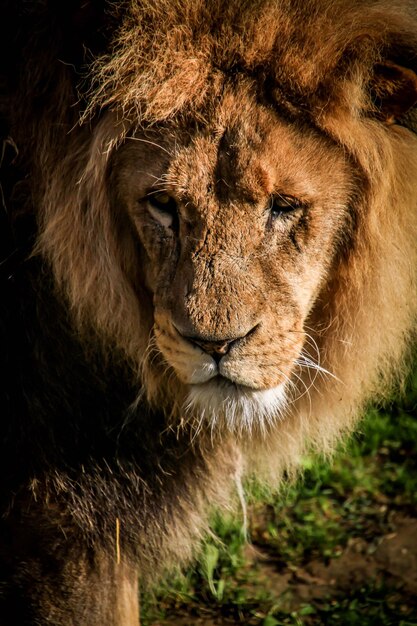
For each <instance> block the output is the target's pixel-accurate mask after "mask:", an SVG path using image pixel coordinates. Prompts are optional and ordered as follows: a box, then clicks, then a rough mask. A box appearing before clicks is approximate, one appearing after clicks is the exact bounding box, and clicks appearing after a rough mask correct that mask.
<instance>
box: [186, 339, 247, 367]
mask: <svg viewBox="0 0 417 626" xmlns="http://www.w3.org/2000/svg"><path fill="white" fill-rule="evenodd" d="M187 339H188V341H191V342H192V343H195V344H197V346H199V347H200V348H201V349H202V350H204V352H207V354H209V355H210V356H212V357H213V359H214V360H215V361H216V363H219V362H220V359H221V358H222V357H223V356H224V355H225V354H227V352H228V351H229V348H230V346H231V345H232V343H233V342H234V341H237V339H226V340H222V341H202V340H200V339H196V338H191V337H187Z"/></svg>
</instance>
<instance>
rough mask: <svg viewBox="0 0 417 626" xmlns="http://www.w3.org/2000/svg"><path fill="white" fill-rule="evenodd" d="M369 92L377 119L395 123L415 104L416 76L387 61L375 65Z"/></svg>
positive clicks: (416, 91)
mask: <svg viewBox="0 0 417 626" xmlns="http://www.w3.org/2000/svg"><path fill="white" fill-rule="evenodd" d="M370 92H371V98H372V102H373V105H374V107H375V110H374V111H375V114H376V115H377V117H378V118H380V119H381V120H383V121H385V122H387V123H392V122H395V121H396V120H397V119H398V118H400V117H401V116H402V115H404V114H405V113H407V111H409V110H410V109H411V108H412V107H413V106H414V105H416V104H417V74H416V73H415V72H414V71H413V70H411V69H408V68H406V67H402V66H401V65H397V64H395V63H391V62H389V61H387V62H384V63H377V64H376V65H375V67H374V72H373V76H372V80H371V84H370Z"/></svg>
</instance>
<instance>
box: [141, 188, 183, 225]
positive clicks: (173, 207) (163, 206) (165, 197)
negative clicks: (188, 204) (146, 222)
mask: <svg viewBox="0 0 417 626" xmlns="http://www.w3.org/2000/svg"><path fill="white" fill-rule="evenodd" d="M146 203H147V207H148V211H149V213H150V214H151V215H152V217H153V218H154V219H155V220H156V221H157V222H159V223H160V224H161V225H162V226H164V227H165V228H172V227H173V226H174V224H175V222H176V220H177V218H178V206H177V203H176V201H175V200H174V198H173V197H172V196H170V195H169V194H167V193H163V192H161V193H152V192H151V193H149V194H148V195H147V196H146Z"/></svg>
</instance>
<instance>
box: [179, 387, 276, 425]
mask: <svg viewBox="0 0 417 626" xmlns="http://www.w3.org/2000/svg"><path fill="white" fill-rule="evenodd" d="M286 404H287V399H286V393H285V384H282V385H279V386H278V387H273V388H272V389H265V390H256V389H250V388H248V387H240V386H236V385H234V384H233V383H228V382H227V381H218V380H216V381H214V380H213V381H210V382H207V383H205V384H203V385H192V386H191V388H190V391H189V393H188V396H187V399H186V401H185V411H186V413H187V414H188V415H189V416H191V415H192V417H193V419H196V420H197V421H198V424H199V428H200V427H204V425H203V423H206V424H208V425H209V426H210V427H211V429H212V430H213V429H215V428H216V427H217V426H222V427H224V426H226V427H227V428H228V429H229V430H231V431H242V432H243V431H246V432H247V431H249V432H250V431H251V430H253V429H258V430H259V429H260V430H263V429H264V428H265V427H266V426H268V425H272V424H273V423H275V422H276V421H277V420H279V419H281V418H282V417H283V414H284V411H285V407H286Z"/></svg>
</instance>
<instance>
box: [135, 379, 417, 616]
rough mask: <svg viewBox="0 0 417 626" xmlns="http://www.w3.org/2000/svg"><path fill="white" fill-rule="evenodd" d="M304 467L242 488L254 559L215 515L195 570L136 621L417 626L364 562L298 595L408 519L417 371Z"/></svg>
mask: <svg viewBox="0 0 417 626" xmlns="http://www.w3.org/2000/svg"><path fill="white" fill-rule="evenodd" d="M304 466H305V467H304V476H303V479H302V480H300V481H299V482H298V484H296V485H292V486H290V487H288V488H287V489H286V490H285V492H284V493H282V492H281V493H280V494H278V495H277V494H275V495H274V494H270V493H265V491H264V490H262V489H260V488H252V491H251V493H250V494H249V497H248V501H249V518H250V533H251V538H252V542H253V544H254V546H255V548H256V549H257V550H258V551H260V553H261V558H254V556H253V553H251V552H250V551H248V547H247V544H246V541H245V537H244V536H243V534H242V527H241V521H240V520H238V519H236V518H233V517H228V516H226V517H225V516H223V517H222V516H219V515H217V516H216V517H215V518H214V520H213V530H214V533H215V536H216V537H217V538H214V539H211V540H207V541H206V542H205V543H204V545H203V547H202V551H201V556H200V559H199V561H198V563H197V565H196V566H195V568H194V569H193V570H190V571H189V572H187V573H186V574H185V575H184V576H181V577H178V578H177V579H176V580H175V581H174V582H172V581H171V582H170V585H169V586H167V585H165V586H163V587H161V589H160V590H159V591H158V592H157V593H156V596H155V597H150V596H146V597H144V598H142V624H143V626H150V625H152V624H176V623H179V622H178V620H182V621H180V623H181V624H186V625H187V626H188V625H189V626H194V624H198V623H199V622H198V620H199V618H200V617H201V618H203V617H204V619H205V621H204V624H205V625H209V624H211V623H213V624H225V625H226V624H238V623H241V624H245V625H246V626H251V625H254V626H255V625H259V626H280V625H281V624H294V625H298V624H306V625H310V624H312V625H315V624H332V625H333V624H334V625H339V624H340V625H346V626H356V624H357V625H358V626H391V625H392V626H394V625H395V626H400V625H401V626H417V602H416V599H415V597H414V596H413V594H411V593H410V592H409V590H408V591H407V589H406V588H405V587H404V584H403V583H402V581H401V579H398V580H397V579H393V577H392V576H391V575H390V573H389V572H388V574H387V575H386V576H385V575H384V574H382V575H379V574H378V575H376V571H375V572H373V571H372V567H371V570H370V575H369V578H368V577H365V578H364V579H362V580H359V581H358V583H357V584H356V585H355V584H354V583H353V584H351V585H348V586H347V587H346V585H345V586H344V587H343V585H342V586H340V588H339V585H338V581H337V580H336V583H335V584H334V583H332V585H329V587H328V590H327V591H328V593H327V595H326V594H322V593H320V594H318V595H317V597H316V596H314V594H312V595H311V597H303V593H304V594H305V593H306V591H305V590H307V595H308V593H310V590H311V588H313V589H314V585H312V584H309V582H308V576H310V574H309V568H311V567H313V568H316V569H317V568H320V567H321V566H320V564H323V565H324V566H325V565H332V566H333V567H334V566H336V567H337V563H338V562H340V563H341V564H343V563H345V561H343V559H345V560H346V559H347V558H348V556H346V555H349V554H351V553H352V550H353V553H352V554H353V557H352V558H353V559H354V558H355V556H354V548H352V546H353V547H354V546H356V545H358V546H359V547H360V550H362V553H363V555H364V558H367V559H369V560H370V562H371V563H372V559H373V554H374V553H375V551H376V550H377V549H378V546H379V544H380V543H381V540H382V538H383V537H390V536H391V535H392V536H394V534H395V532H396V531H397V525H398V520H399V519H400V518H401V519H408V518H410V517H411V518H417V373H416V374H415V375H414V378H413V379H412V380H411V382H410V385H409V387H408V391H407V394H406V396H405V398H403V399H402V400H397V401H396V402H393V403H392V405H391V406H389V407H386V408H385V409H377V408H372V409H370V410H369V411H368V413H367V415H366V417H365V419H364V421H363V422H362V424H361V428H360V431H359V433H357V434H356V435H355V436H354V437H353V438H352V439H351V441H350V442H349V443H348V445H346V446H345V447H344V448H343V449H341V450H340V451H339V452H338V453H337V454H336V456H335V457H334V458H333V459H332V461H331V462H325V461H322V460H320V459H317V458H308V459H306V460H305V462H304ZM416 532H417V520H416ZM416 541H417V535H416ZM361 558H362V557H361ZM399 558H400V557H399ZM339 559H340V561H339ZM346 563H348V561H346ZM320 571H322V570H320ZM352 571H353V573H354V571H355V570H354V567H353V570H352ZM343 573H344V572H343V567H342V569H341V573H340V576H341V578H343ZM374 574H375V576H374ZM410 575H412V572H410ZM285 576H286V577H287V578H286V579H285V578H283V577H285ZM306 577H307V582H306V580H305V578H306ZM287 579H288V581H289V583H288V584H287V585H286V586H285V585H284V587H283V588H281V589H279V588H278V587H279V585H280V584H281V583H282V580H284V582H285V580H287ZM299 579H300V580H301V583H300V582H299ZM303 580H304V582H303ZM303 590H304V591H303ZM301 591H303V593H301ZM187 616H189V617H188V619H189V621H187ZM211 620H212V621H211Z"/></svg>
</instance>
